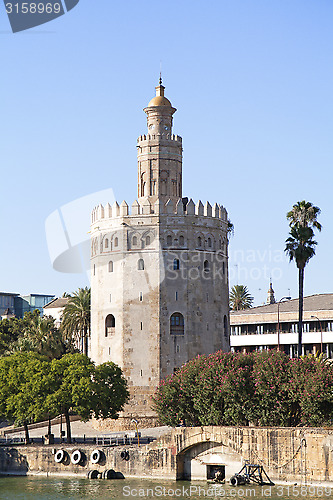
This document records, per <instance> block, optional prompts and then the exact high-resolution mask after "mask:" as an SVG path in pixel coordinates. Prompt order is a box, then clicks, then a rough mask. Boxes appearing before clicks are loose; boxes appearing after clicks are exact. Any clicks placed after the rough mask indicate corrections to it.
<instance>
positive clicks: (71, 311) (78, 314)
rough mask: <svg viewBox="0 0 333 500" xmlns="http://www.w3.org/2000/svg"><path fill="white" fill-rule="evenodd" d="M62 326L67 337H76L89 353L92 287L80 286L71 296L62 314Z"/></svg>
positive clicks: (85, 352) (86, 352) (84, 352)
mask: <svg viewBox="0 0 333 500" xmlns="http://www.w3.org/2000/svg"><path fill="white" fill-rule="evenodd" d="M61 328H62V330H63V331H64V333H65V335H66V336H67V338H75V339H76V340H77V341H78V343H79V344H80V345H81V349H82V352H83V354H85V355H86V356H87V355H88V336H89V333H90V288H88V287H85V288H79V289H78V291H77V292H74V294H73V295H72V296H70V298H69V300H68V302H67V304H66V306H65V308H64V312H63V315H62V323H61Z"/></svg>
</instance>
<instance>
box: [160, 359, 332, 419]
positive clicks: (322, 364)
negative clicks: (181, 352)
mask: <svg viewBox="0 0 333 500" xmlns="http://www.w3.org/2000/svg"><path fill="white" fill-rule="evenodd" d="M332 388H333V366H332V365H331V364H330V363H329V362H327V360H323V359H320V358H317V357H315V356H307V357H304V358H300V359H292V360H291V359H289V357H288V356H286V355H285V354H284V353H282V352H279V351H276V350H272V351H268V352H266V351H264V352H261V353H251V354H243V353H237V354H234V353H224V352H222V351H219V352H216V353H214V354H211V355H209V356H198V357H197V358H195V359H193V360H192V361H190V362H188V363H186V364H185V365H183V366H182V367H181V368H180V369H179V370H178V371H177V372H176V373H175V374H173V375H171V376H169V377H167V378H166V379H165V380H163V381H162V382H161V384H160V386H159V388H158V389H157V391H156V393H155V396H154V398H153V402H154V408H155V410H156V411H157V413H158V415H159V418H160V420H161V422H162V423H164V424H167V425H172V426H175V425H178V424H179V423H180V421H181V420H185V422H186V424H187V425H248V424H249V423H255V424H257V425H265V426H290V425H323V424H330V423H331V421H332V417H331V415H332V414H333V412H332V410H333V390H332Z"/></svg>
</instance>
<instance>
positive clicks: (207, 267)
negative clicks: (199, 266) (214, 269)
mask: <svg viewBox="0 0 333 500" xmlns="http://www.w3.org/2000/svg"><path fill="white" fill-rule="evenodd" d="M209 270H210V269H209V262H208V260H205V262H204V273H205V274H208V273H209Z"/></svg>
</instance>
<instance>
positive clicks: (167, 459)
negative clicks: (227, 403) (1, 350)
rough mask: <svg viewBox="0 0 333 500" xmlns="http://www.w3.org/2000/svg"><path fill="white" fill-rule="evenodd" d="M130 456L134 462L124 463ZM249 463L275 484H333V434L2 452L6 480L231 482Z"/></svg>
mask: <svg viewBox="0 0 333 500" xmlns="http://www.w3.org/2000/svg"><path fill="white" fill-rule="evenodd" d="M58 449H64V450H65V451H66V452H67V453H68V455H69V456H70V455H71V454H72V452H73V451H74V450H76V449H79V450H80V451H82V452H83V454H84V456H85V460H84V461H83V462H82V464H81V465H73V464H72V463H70V461H69V463H68V462H67V463H62V464H57V463H56V462H55V460H54V454H55V452H56V451H57V450H58ZM95 449H99V450H101V452H102V460H101V462H100V463H99V464H98V465H94V464H92V463H91V461H90V456H91V453H92V451H93V450H95ZM123 451H128V460H124V459H123V458H122V457H121V453H122V452H123ZM245 460H249V461H250V463H253V464H260V465H263V466H264V468H265V471H266V472H267V474H268V475H269V477H270V478H271V479H272V480H273V481H275V482H292V483H298V484H318V483H325V484H329V483H332V484H333V429H324V428H258V427H186V428H176V429H173V430H172V431H169V432H167V433H166V434H164V435H162V436H161V437H160V438H159V439H158V440H156V441H154V442H152V443H150V444H147V445H140V447H138V446H137V445H132V446H117V447H115V446H98V445H90V444H89V445H88V444H84V445H83V444H73V445H67V444H62V445H43V446H39V445H29V446H0V473H1V474H40V475H42V474H46V475H67V476H70V475H77V476H86V475H87V473H88V471H89V470H94V469H95V470H98V471H99V472H103V471H104V470H106V469H113V470H114V471H116V472H121V473H122V474H123V475H124V476H125V477H139V478H150V477H151V478H164V479H191V480H197V479H198V480H199V479H200V480H203V479H206V477H207V467H208V466H209V464H212V463H214V464H221V465H223V466H224V467H225V474H226V479H227V480H228V479H229V478H230V477H231V476H232V475H233V474H234V473H236V472H239V471H240V469H241V467H242V466H243V465H244V463H245Z"/></svg>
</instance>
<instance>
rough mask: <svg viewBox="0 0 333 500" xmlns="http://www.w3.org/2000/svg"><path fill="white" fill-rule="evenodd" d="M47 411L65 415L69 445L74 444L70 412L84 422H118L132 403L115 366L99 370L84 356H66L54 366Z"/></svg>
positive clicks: (101, 367) (118, 369) (50, 374)
mask: <svg viewBox="0 0 333 500" xmlns="http://www.w3.org/2000/svg"><path fill="white" fill-rule="evenodd" d="M48 380H49V382H48V383H49V391H47V392H48V393H49V395H48V396H47V399H46V403H45V404H46V407H47V408H48V411H49V412H50V413H51V414H58V413H64V415H65V420H66V428H67V441H68V442H69V443H71V440H72V439H71V424H70V412H73V413H74V414H76V415H79V416H80V417H81V418H82V420H84V421H86V420H89V419H90V418H91V417H92V416H95V417H96V418H117V415H118V412H119V411H121V410H122V408H123V406H124V404H125V403H126V401H127V400H128V391H127V382H126V380H125V379H124V378H123V376H122V372H121V370H120V368H119V367H118V366H116V365H114V364H113V363H103V364H102V365H99V366H98V367H95V364H94V363H93V362H92V361H91V360H90V359H89V358H88V357H87V356H85V355H84V354H66V355H65V356H63V357H62V358H61V359H54V360H52V362H51V366H50V372H49V379H48Z"/></svg>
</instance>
